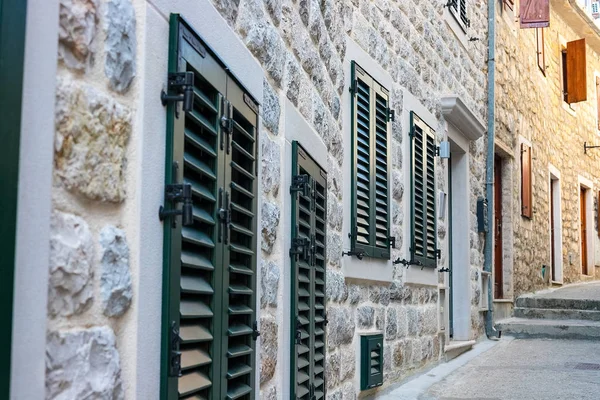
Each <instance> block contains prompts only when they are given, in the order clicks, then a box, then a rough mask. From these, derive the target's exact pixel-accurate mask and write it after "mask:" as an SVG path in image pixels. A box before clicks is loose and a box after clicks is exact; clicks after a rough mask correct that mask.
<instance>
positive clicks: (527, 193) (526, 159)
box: [521, 143, 533, 218]
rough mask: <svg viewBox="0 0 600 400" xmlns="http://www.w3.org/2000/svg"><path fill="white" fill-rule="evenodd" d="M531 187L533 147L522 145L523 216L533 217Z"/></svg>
mask: <svg viewBox="0 0 600 400" xmlns="http://www.w3.org/2000/svg"><path fill="white" fill-rule="evenodd" d="M531 189H532V185H531V147H530V146H528V145H526V144H525V143H521V215H522V216H524V217H527V218H531V217H532V216H533V202H532V194H531V192H532V190H531Z"/></svg>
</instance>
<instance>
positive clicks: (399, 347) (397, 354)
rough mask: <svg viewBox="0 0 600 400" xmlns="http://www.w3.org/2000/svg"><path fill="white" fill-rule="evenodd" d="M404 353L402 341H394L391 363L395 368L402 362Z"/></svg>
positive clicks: (400, 365)
mask: <svg viewBox="0 0 600 400" xmlns="http://www.w3.org/2000/svg"><path fill="white" fill-rule="evenodd" d="M404 354H405V345H404V342H396V344H395V345H394V351H393V361H394V362H393V365H394V367H396V368H400V367H402V363H403V362H404Z"/></svg>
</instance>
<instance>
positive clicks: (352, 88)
mask: <svg viewBox="0 0 600 400" xmlns="http://www.w3.org/2000/svg"><path fill="white" fill-rule="evenodd" d="M357 87H358V80H356V79H354V80H353V81H352V83H350V93H352V94H353V95H354V94H356V89H357Z"/></svg>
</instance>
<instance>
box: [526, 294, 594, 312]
mask: <svg viewBox="0 0 600 400" xmlns="http://www.w3.org/2000/svg"><path fill="white" fill-rule="evenodd" d="M515 306H516V307H520V308H551V309H561V310H595V311H600V300H596V299H594V300H592V299H565V298H562V299H561V298H551V297H534V296H521V297H519V298H517V303H516V304H515Z"/></svg>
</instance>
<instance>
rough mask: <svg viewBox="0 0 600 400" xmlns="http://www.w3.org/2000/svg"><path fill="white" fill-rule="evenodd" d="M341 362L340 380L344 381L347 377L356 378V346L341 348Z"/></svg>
mask: <svg viewBox="0 0 600 400" xmlns="http://www.w3.org/2000/svg"><path fill="white" fill-rule="evenodd" d="M341 358H342V360H341V363H340V381H341V382H344V381H345V380H347V379H352V378H354V371H355V369H356V354H355V350H354V347H352V346H350V347H346V348H342V350H341Z"/></svg>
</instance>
